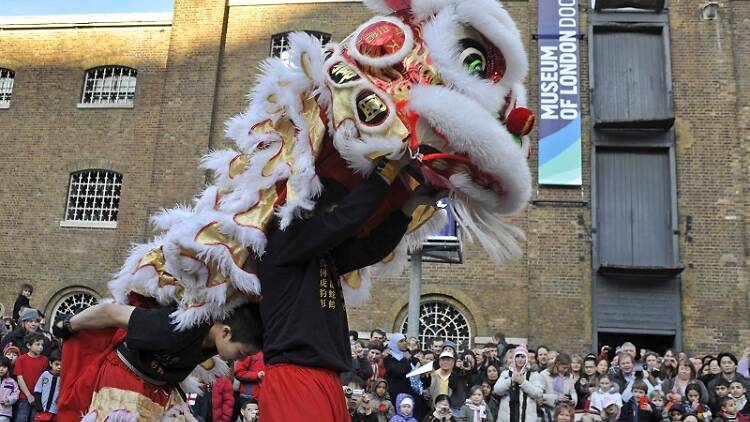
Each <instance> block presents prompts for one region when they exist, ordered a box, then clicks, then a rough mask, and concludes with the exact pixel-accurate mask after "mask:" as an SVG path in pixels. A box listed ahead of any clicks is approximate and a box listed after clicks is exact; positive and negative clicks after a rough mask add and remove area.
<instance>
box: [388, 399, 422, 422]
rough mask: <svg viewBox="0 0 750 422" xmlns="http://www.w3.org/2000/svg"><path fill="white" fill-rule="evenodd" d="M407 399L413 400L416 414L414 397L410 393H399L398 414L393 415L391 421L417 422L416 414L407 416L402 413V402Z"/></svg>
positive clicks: (397, 400) (397, 401)
mask: <svg viewBox="0 0 750 422" xmlns="http://www.w3.org/2000/svg"><path fill="white" fill-rule="evenodd" d="M407 399H408V400H411V403H412V406H411V408H412V415H414V398H412V396H411V395H409V394H399V395H398V397H396V416H394V417H392V418H391V420H390V422H417V420H416V419H415V418H414V416H412V415H410V416H405V415H404V414H403V413H401V403H403V402H404V400H407Z"/></svg>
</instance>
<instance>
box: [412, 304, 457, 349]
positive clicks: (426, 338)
mask: <svg viewBox="0 0 750 422" xmlns="http://www.w3.org/2000/svg"><path fill="white" fill-rule="evenodd" d="M408 320H409V317H408V315H407V316H406V317H405V318H404V320H403V322H402V323H401V332H402V333H404V334H406V326H407V321H408ZM436 337H441V338H443V339H445V340H450V341H452V342H454V343H456V344H457V345H458V346H459V348H461V349H462V350H463V347H462V345H465V346H466V347H471V341H472V335H471V326H470V325H469V322H468V320H467V319H466V317H465V316H464V315H463V314H462V313H461V311H459V310H458V309H456V308H455V307H454V306H452V305H451V304H449V303H445V302H439V301H429V302H423V303H422V305H421V306H420V307H419V342H420V343H421V344H423V345H428V344H430V342H432V339H434V338H436Z"/></svg>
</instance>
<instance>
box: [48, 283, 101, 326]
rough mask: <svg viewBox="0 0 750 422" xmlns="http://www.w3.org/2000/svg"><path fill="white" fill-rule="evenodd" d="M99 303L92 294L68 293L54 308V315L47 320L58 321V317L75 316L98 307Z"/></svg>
mask: <svg viewBox="0 0 750 422" xmlns="http://www.w3.org/2000/svg"><path fill="white" fill-rule="evenodd" d="M98 301H99V298H98V297H96V296H94V295H93V294H92V293H91V292H87V291H84V290H80V291H79V290H73V291H71V292H69V293H66V294H65V295H64V296H62V297H61V298H60V299H59V300H58V301H57V303H55V305H54V306H53V307H52V315H50V316H49V318H48V319H47V320H48V321H56V320H57V317H58V316H62V315H75V314H77V313H79V312H81V311H82V310H84V309H86V308H88V307H90V306H93V305H96V303H97V302H98Z"/></svg>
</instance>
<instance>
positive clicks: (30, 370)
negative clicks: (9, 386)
mask: <svg viewBox="0 0 750 422" xmlns="http://www.w3.org/2000/svg"><path fill="white" fill-rule="evenodd" d="M47 368H49V359H47V357H46V356H41V355H40V356H37V357H31V356H30V355H29V354H28V353H26V354H23V355H21V356H19V357H18V359H16V364H15V366H14V367H13V374H14V375H15V376H16V377H18V376H19V375H20V376H22V377H23V382H24V383H26V388H28V389H29V391H30V392H32V393H33V392H34V387H36V382H37V381H39V377H41V376H42V374H43V373H44V371H46V370H47ZM19 385H20V383H19ZM19 388H20V387H19ZM18 400H26V394H24V393H23V390H21V394H20V395H19V396H18Z"/></svg>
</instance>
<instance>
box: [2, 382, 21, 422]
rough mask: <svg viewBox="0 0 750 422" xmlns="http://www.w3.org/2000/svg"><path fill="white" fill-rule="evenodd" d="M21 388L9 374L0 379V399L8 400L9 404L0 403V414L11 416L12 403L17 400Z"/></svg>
mask: <svg viewBox="0 0 750 422" xmlns="http://www.w3.org/2000/svg"><path fill="white" fill-rule="evenodd" d="M20 393H21V390H20V389H19V388H18V384H17V383H16V381H15V380H14V379H13V378H11V377H10V376H7V377H5V379H3V380H2V381H0V400H8V403H9V405H8V406H3V405H0V416H7V417H11V416H13V405H14V404H15V403H16V402H17V401H18V395H19V394H20Z"/></svg>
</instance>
